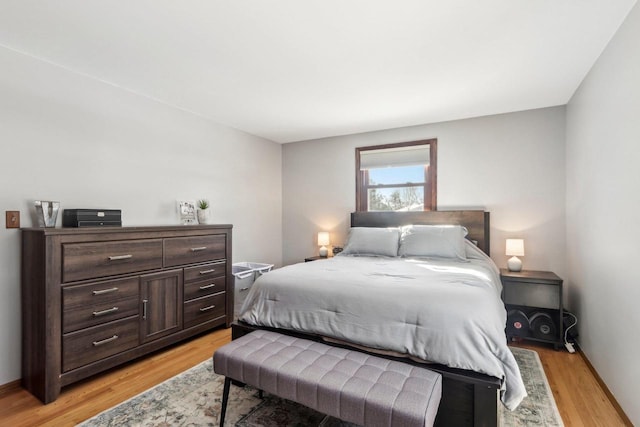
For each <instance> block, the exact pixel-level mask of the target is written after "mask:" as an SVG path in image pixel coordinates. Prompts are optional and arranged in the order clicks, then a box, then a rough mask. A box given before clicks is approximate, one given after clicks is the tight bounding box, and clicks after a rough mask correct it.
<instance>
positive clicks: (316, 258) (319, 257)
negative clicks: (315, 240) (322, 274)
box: [304, 255, 329, 262]
mask: <svg viewBox="0 0 640 427" xmlns="http://www.w3.org/2000/svg"><path fill="white" fill-rule="evenodd" d="M327 258H329V257H326V256H320V255H317V256H310V257H309V258H305V259H304V262H311V261H318V260H319V259H327Z"/></svg>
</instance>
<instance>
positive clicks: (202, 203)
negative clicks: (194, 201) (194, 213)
mask: <svg viewBox="0 0 640 427" xmlns="http://www.w3.org/2000/svg"><path fill="white" fill-rule="evenodd" d="M208 213H209V201H208V200H205V199H200V200H198V224H206V223H207V221H208Z"/></svg>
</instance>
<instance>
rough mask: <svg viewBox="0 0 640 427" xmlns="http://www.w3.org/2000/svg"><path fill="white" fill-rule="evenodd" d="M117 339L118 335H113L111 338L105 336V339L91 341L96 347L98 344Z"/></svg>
mask: <svg viewBox="0 0 640 427" xmlns="http://www.w3.org/2000/svg"><path fill="white" fill-rule="evenodd" d="M117 339H118V336H117V335H114V336H112V337H111V338H106V339H103V340H102V341H94V342H93V346H94V347H98V346H99V345H102V344H107V343H110V342H111V341H115V340H117Z"/></svg>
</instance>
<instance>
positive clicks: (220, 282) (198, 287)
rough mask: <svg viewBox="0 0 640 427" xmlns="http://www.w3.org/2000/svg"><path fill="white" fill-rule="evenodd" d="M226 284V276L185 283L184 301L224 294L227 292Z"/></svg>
mask: <svg viewBox="0 0 640 427" xmlns="http://www.w3.org/2000/svg"><path fill="white" fill-rule="evenodd" d="M226 282H227V281H226V276H221V277H216V278H215V279H211V280H203V281H200V282H193V283H185V285H184V300H185V301H189V300H192V299H194V298H200V297H205V296H207V295H212V294H217V293H218V292H223V291H224V290H225V285H226Z"/></svg>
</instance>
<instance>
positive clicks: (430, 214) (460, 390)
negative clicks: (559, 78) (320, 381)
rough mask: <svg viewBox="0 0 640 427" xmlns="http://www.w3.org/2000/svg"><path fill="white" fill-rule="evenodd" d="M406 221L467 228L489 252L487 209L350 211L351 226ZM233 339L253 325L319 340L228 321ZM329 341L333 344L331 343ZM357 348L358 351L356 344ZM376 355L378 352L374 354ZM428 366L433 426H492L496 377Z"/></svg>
mask: <svg viewBox="0 0 640 427" xmlns="http://www.w3.org/2000/svg"><path fill="white" fill-rule="evenodd" d="M408 224H423V225H429V224H438V225H442V224H456V225H462V226H465V227H466V228H467V230H468V231H469V234H468V235H467V238H468V239H469V240H472V241H474V242H475V243H477V245H478V247H479V248H480V249H482V250H483V251H484V252H485V253H486V254H487V255H488V254H489V212H484V211H479V210H466V211H424V212H422V211H421V212H354V213H352V214H351V226H352V227H397V226H402V225H408ZM232 327H233V330H232V337H233V339H236V338H239V337H241V336H242V335H245V334H247V333H249V332H251V331H253V330H256V329H267V330H272V331H275V332H279V333H281V334H286V335H292V336H297V337H302V338H306V339H311V340H317V341H322V337H320V336H315V335H312V334H304V333H299V332H294V331H290V330H283V329H273V328H265V327H256V326H253V325H249V324H247V323H244V322H241V321H238V322H236V323H234V324H233V325H232ZM331 345H336V344H335V343H331ZM359 351H362V349H361V348H359ZM376 355H377V356H380V355H379V354H376ZM383 357H387V358H389V359H395V360H399V361H401V362H404V363H411V364H414V365H417V366H422V367H424V364H421V363H419V362H415V361H412V360H411V359H406V358H400V359H398V358H394V357H388V356H383ZM428 366H429V369H431V370H433V371H436V372H438V373H440V374H441V375H442V400H441V401H440V407H439V409H438V415H437V417H436V422H435V425H436V426H476V427H480V426H482V427H496V426H497V425H498V405H499V390H500V384H501V381H500V380H499V379H498V378H495V377H491V376H488V375H484V374H480V373H477V372H473V371H467V370H463V369H455V368H449V367H447V366H444V365H439V364H430V365H428Z"/></svg>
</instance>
